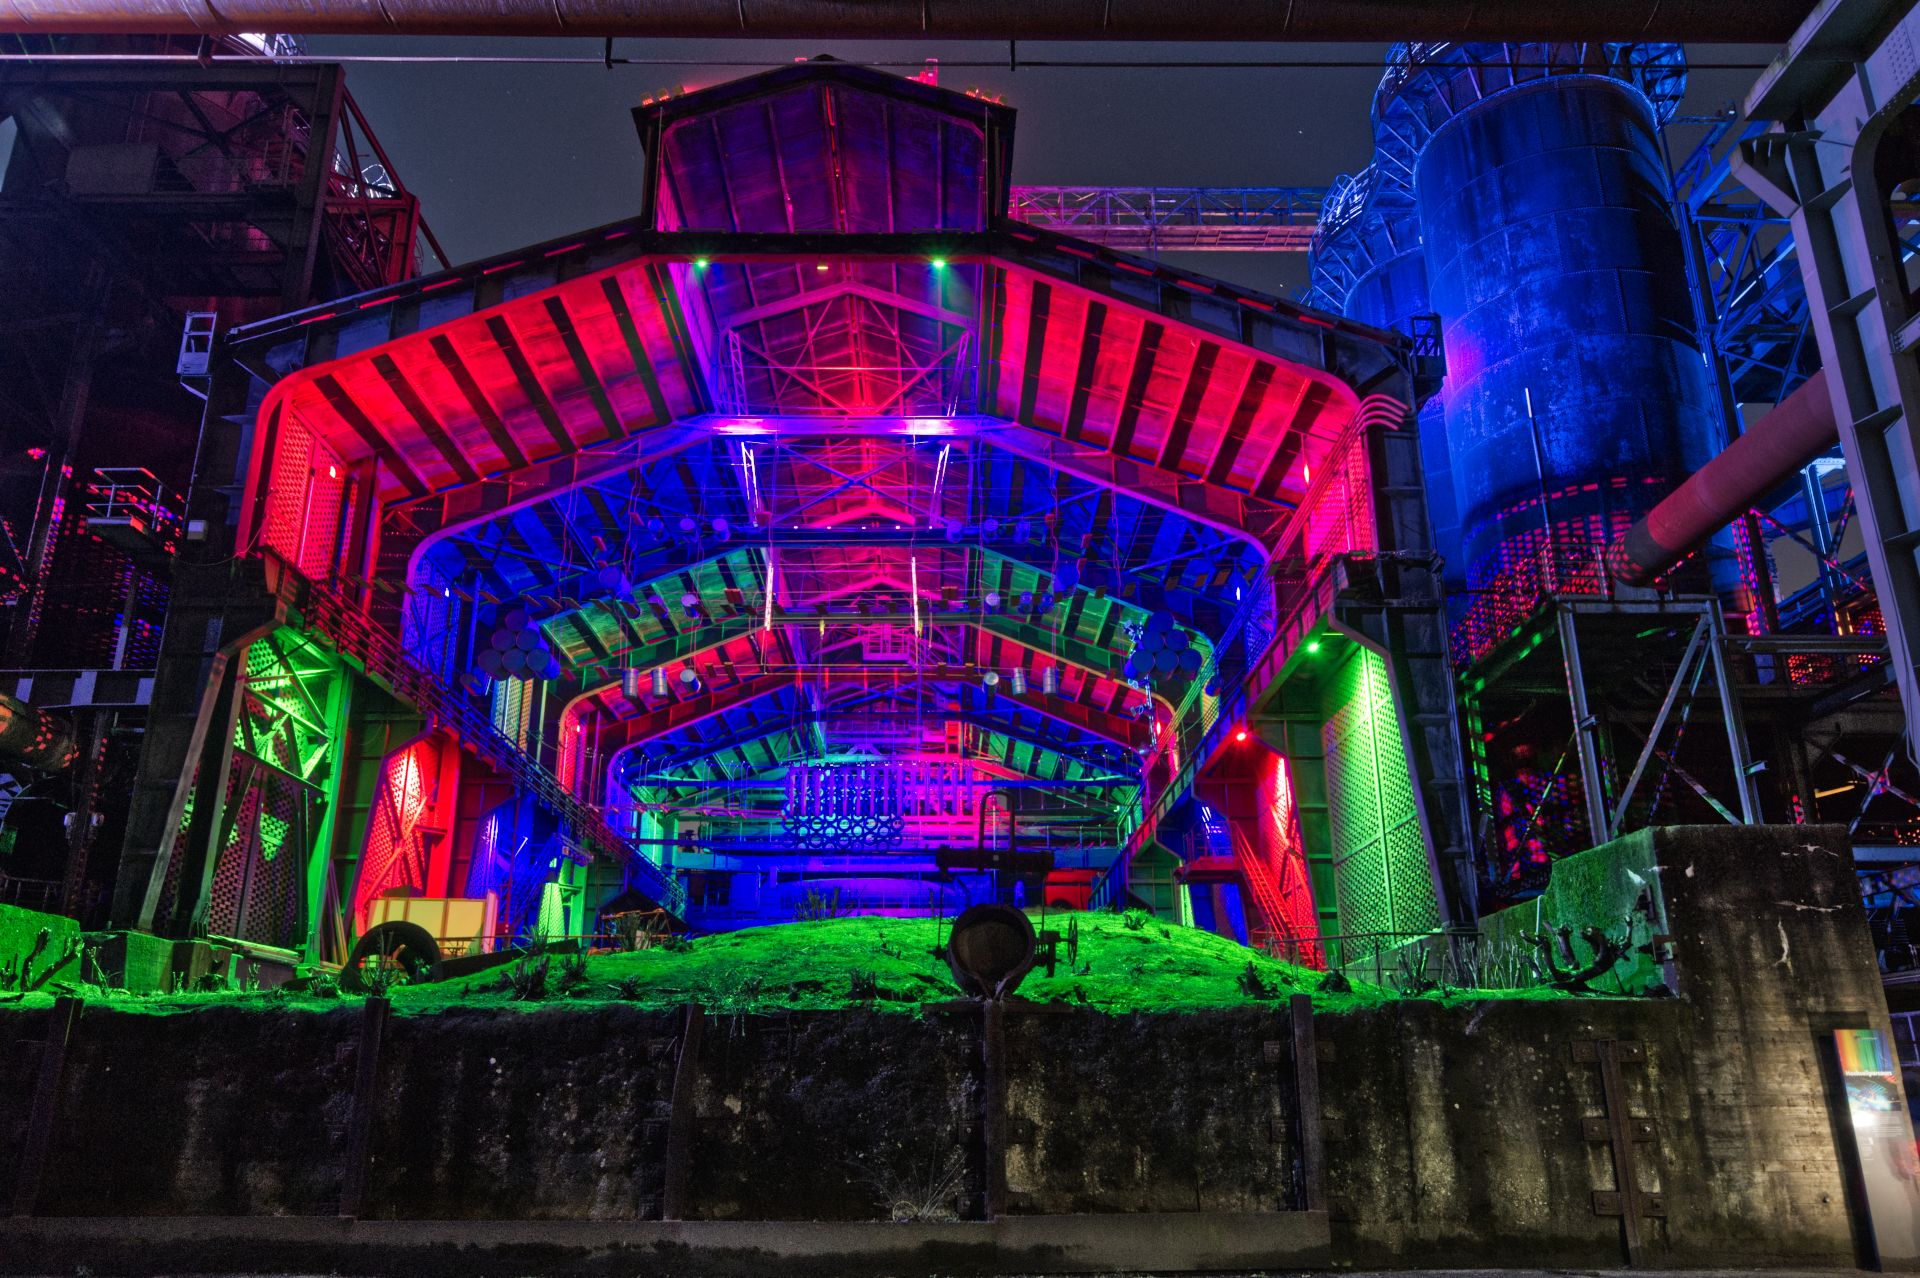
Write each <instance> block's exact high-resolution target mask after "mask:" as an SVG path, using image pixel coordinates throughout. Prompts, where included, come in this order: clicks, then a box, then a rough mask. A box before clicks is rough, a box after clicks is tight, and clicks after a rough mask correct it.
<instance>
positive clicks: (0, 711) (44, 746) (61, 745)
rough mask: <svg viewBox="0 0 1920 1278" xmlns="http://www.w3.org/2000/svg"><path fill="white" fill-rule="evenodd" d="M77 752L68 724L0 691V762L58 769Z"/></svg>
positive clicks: (69, 761) (41, 768) (50, 770)
mask: <svg viewBox="0 0 1920 1278" xmlns="http://www.w3.org/2000/svg"><path fill="white" fill-rule="evenodd" d="M79 753H80V747H79V745H78V744H77V743H76V742H75V740H74V736H73V727H72V725H71V724H69V723H67V722H66V721H65V720H63V719H56V718H54V717H53V716H52V715H50V714H48V713H47V712H46V711H45V710H42V709H40V708H39V707H37V706H30V705H28V704H27V703H26V702H24V701H21V700H19V699H18V698H16V697H10V696H8V695H7V694H6V693H4V692H0V764H5V763H10V762H15V761H17V762H20V763H24V764H26V765H27V766H28V767H32V768H39V769H40V770H41V771H43V772H58V771H59V770H60V769H62V768H64V767H66V766H67V765H68V764H70V763H72V762H73V760H74V756H76V755H77V754H79Z"/></svg>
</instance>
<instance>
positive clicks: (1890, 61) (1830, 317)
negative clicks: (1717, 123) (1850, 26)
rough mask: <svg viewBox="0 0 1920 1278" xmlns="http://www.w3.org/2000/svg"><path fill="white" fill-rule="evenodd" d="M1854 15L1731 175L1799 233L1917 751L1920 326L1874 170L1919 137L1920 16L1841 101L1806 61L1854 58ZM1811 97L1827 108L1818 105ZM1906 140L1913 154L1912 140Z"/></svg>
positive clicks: (1842, 91) (1803, 45) (1812, 29)
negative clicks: (1918, 63)
mask: <svg viewBox="0 0 1920 1278" xmlns="http://www.w3.org/2000/svg"><path fill="white" fill-rule="evenodd" d="M1851 13H1852V11H1851V9H1850V8H1849V7H1848V6H1844V5H1840V6H1836V5H1825V6H1821V7H1820V8H1818V9H1816V11H1815V12H1814V13H1813V14H1812V15H1811V16H1810V17H1809V18H1808V20H1807V23H1806V25H1805V26H1804V27H1803V28H1802V30H1801V32H1800V33H1799V34H1798V35H1796V37H1795V40H1794V43H1793V44H1792V46H1791V49H1792V50H1794V51H1795V52H1793V53H1791V54H1790V55H1789V56H1788V57H1787V58H1785V59H1783V60H1782V61H1781V62H1780V63H1779V64H1777V65H1776V66H1775V67H1774V68H1772V69H1771V70H1769V71H1768V72H1767V73H1766V74H1765V75H1763V76H1762V77H1761V79H1760V81H1759V83H1758V84H1757V85H1756V86H1755V88H1754V90H1753V92H1752V93H1751V94H1750V95H1749V97H1748V101H1747V113H1748V115H1749V116H1751V117H1752V118H1754V119H1761V120H1777V121H1780V122H1781V123H1782V124H1783V125H1784V129H1783V130H1782V131H1781V132H1776V133H1767V134H1762V135H1760V136H1758V137H1754V138H1749V139H1746V140H1745V141H1743V142H1741V144H1740V149H1739V151H1738V152H1736V153H1735V155H1734V156H1733V157H1732V166H1733V172H1734V174H1735V175H1736V176H1737V177H1738V178H1739V179H1740V181H1741V182H1742V184H1743V185H1745V186H1746V187H1747V189H1748V190H1750V191H1752V192H1754V194H1756V195H1758V196H1759V197H1760V198H1761V199H1762V200H1764V201H1765V202H1766V203H1767V205H1768V206H1769V207H1770V208H1772V209H1773V210H1774V211H1775V212H1776V213H1779V214H1781V215H1783V216H1785V217H1787V218H1788V219H1789V220H1790V223H1791V225H1792V228H1793V240H1794V244H1795V246H1796V248H1797V250H1798V258H1799V264H1800V273H1801V276H1802V278H1803V280H1804V281H1805V284H1806V289H1807V301H1808V310H1809V314H1810V316H1811V318H1812V323H1813V330H1814V335H1815V337H1816V339H1817V340H1818V342H1819V345H1820V356H1821V362H1822V363H1823V364H1824V365H1825V367H1826V369H1827V387H1828V392H1829V393H1830V394H1831V395H1832V396H1833V401H1834V418H1835V420H1836V421H1837V422H1838V423H1839V426H1840V445H1841V450H1842V452H1843V453H1844V455H1845V457H1846V460H1847V469H1848V473H1849V474H1850V475H1851V476H1852V477H1853V480H1854V492H1855V494H1856V499H1857V502H1858V512H1859V517H1860V530H1861V533H1862V535H1863V538H1864V540H1865V542H1866V552H1867V563H1868V566H1869V568H1870V570H1871V573H1872V577H1873V585H1874V593H1875V594H1876V596H1877V597H1878V600H1879V603H1880V612H1881V616H1882V617H1883V618H1884V619H1885V623H1886V630H1887V643H1888V647H1889V649H1890V652H1891V657H1892V668H1893V674H1894V681H1895V684H1896V686H1897V687H1898V689H1899V692H1900V704H1901V709H1902V710H1903V711H1904V712H1905V714H1906V721H1907V739H1908V741H1909V743H1910V744H1911V743H1912V742H1913V741H1914V739H1915V733H1916V730H1917V729H1920V562H1917V561H1916V558H1915V551H1916V549H1920V520H1916V518H1915V517H1914V516H1913V515H1912V514H1910V513H1909V512H1911V511H1914V510H1916V509H1920V473H1916V471H1915V460H1914V459H1915V458H1916V457H1920V365H1917V364H1916V362H1915V358H1914V354H1913V351H1912V349H1911V347H1912V337H1913V324H1914V322H1915V320H1916V319H1920V315H1917V314H1916V311H1915V307H1914V304H1913V302H1912V301H1911V300H1910V299H1909V298H1908V296H1907V287H1906V282H1905V280H1904V278H1903V276H1902V270H1903V266H1902V264H1903V262H1904V261H1905V258H1906V254H1905V252H1904V251H1903V249H1902V247H1901V246H1900V244H1899V243H1898V242H1897V240H1896V238H1895V236H1894V229H1893V225H1892V218H1891V217H1890V216H1889V214H1888V210H1887V208H1886V205H1885V201H1884V199H1883V196H1882V193H1881V192H1880V191H1879V189H1878V182H1879V180H1880V178H1881V176H1882V175H1881V174H1880V173H1879V172H1878V168H1879V165H1878V163H1877V162H1878V160H1879V156H1880V148H1881V146H1882V144H1883V142H1886V141H1887V140H1888V139H1889V137H1890V135H1893V134H1894V133H1895V132H1896V130H1899V129H1903V128H1907V129H1910V128H1911V124H1910V120H1911V117H1910V116H1909V115H1908V113H1909V112H1910V111H1911V110H1912V107H1911V105H1910V104H1911V102H1912V100H1913V91H1914V87H1915V82H1916V79H1920V77H1916V75H1915V73H1914V69H1913V67H1912V58H1911V49H1912V46H1913V41H1914V38H1915V36H1916V34H1920V13H1915V12H1908V13H1906V14H1905V15H1903V16H1902V17H1901V18H1900V19H1899V21H1898V23H1897V24H1896V25H1895V27H1894V28H1893V29H1892V30H1890V31H1887V32H1885V33H1884V34H1883V35H1881V36H1880V37H1879V40H1878V47H1876V48H1874V49H1873V50H1872V51H1871V53H1868V54H1865V55H1862V56H1854V57H1853V58H1852V59H1851V61H1850V63H1849V65H1850V66H1851V67H1852V72H1853V73H1852V76H1851V78H1850V79H1848V80H1847V81H1846V82H1845V83H1844V84H1842V85H1841V86H1840V88H1839V89H1838V90H1833V89H1832V88H1830V87H1829V86H1830V85H1831V81H1830V80H1829V79H1828V78H1827V77H1826V75H1825V74H1817V75H1815V76H1811V77H1810V76H1808V75H1807V74H1806V69H1807V68H1806V67H1805V65H1804V63H1805V62H1806V61H1809V60H1813V59H1815V57H1816V55H1815V54H1814V53H1813V52H1811V50H1812V49H1813V48H1816V47H1818V46H1820V45H1821V44H1822V43H1823V42H1824V41H1825V40H1827V39H1833V40H1838V41H1840V42H1842V45H1843V47H1847V48H1849V49H1850V50H1851V49H1853V48H1854V46H1855V44H1856V43H1857V41H1856V38H1855V37H1854V36H1852V35H1848V34H1842V33H1840V32H1838V31H1836V30H1830V29H1829V24H1835V25H1842V24H1844V23H1846V22H1849V21H1851V20H1852V17H1851ZM1819 56H1824V55H1819ZM1823 70H1824V68H1823ZM1814 85H1818V86H1820V87H1819V89H1818V90H1817V92H1818V95H1819V96H1818V97H1814V98H1809V97H1808V95H1809V94H1810V93H1813V92H1816V90H1814V89H1813V88H1812V86H1814ZM1903 118H1905V119H1906V120H1907V121H1909V123H1903ZM1903 141H1904V144H1905V145H1906V146H1908V147H1909V148H1910V147H1911V146H1912V139H1911V137H1910V136H1909V137H1908V138H1906V139H1903Z"/></svg>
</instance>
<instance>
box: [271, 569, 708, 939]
mask: <svg viewBox="0 0 1920 1278" xmlns="http://www.w3.org/2000/svg"><path fill="white" fill-rule="evenodd" d="M276 567H277V569H278V571H277V572H275V571H272V570H273V569H274V568H276ZM269 569H270V571H269V574H268V576H269V580H270V581H274V580H276V578H277V585H276V587H275V594H276V595H277V596H278V598H279V599H280V600H281V602H282V603H283V604H284V605H285V606H286V607H287V609H288V610H289V612H290V613H291V614H293V616H292V617H291V618H290V619H291V620H295V621H297V623H298V624H301V625H303V626H305V627H306V628H307V629H309V630H310V631H311V632H312V633H314V634H315V635H317V636H319V637H321V638H323V639H325V640H326V641H327V642H328V643H329V644H331V645H332V646H333V647H334V648H335V649H337V650H338V651H339V652H340V653H341V654H342V655H343V656H347V657H350V658H352V659H353V660H354V661H355V662H357V663H358V664H359V666H360V668H361V669H362V670H363V671H364V672H365V673H366V674H367V676H368V677H369V678H371V679H373V680H375V681H376V682H378V683H380V684H382V685H384V686H385V687H386V688H387V689H388V690H389V691H391V692H392V693H393V694H394V695H395V696H397V697H399V698H401V699H402V700H405V701H407V702H409V703H411V704H412V705H413V706H415V707H416V708H417V709H418V710H419V711H420V712H421V713H422V714H423V715H425V716H426V717H427V719H428V720H429V722H431V723H434V724H436V725H438V726H440V727H444V728H449V729H451V730H452V731H453V732H454V733H455V734H456V735H457V736H458V737H459V738H460V741H461V744H463V745H465V746H466V747H468V748H469V749H471V750H472V751H473V752H474V754H475V755H477V756H478V757H479V758H480V759H481V760H482V761H483V762H484V763H486V764H487V765H488V766H489V767H491V768H493V769H494V770H495V771H497V772H499V773H500V774H501V775H502V776H503V777H505V778H507V779H508V780H509V781H511V782H512V783H513V784H514V785H515V786H517V787H519V788H520V789H521V790H522V791H524V792H526V793H528V794H531V795H533V796H534V797H535V798H536V799H537V800H538V801H539V802H540V804H541V805H542V806H544V807H546V808H547V809H548V810H549V811H551V812H552V813H553V814H554V815H555V816H557V817H558V818H559V819H560V824H561V829H562V830H563V831H564V832H565V834H566V837H567V838H568V839H569V840H571V841H572V842H573V843H574V844H576V845H577V846H579V847H581V848H584V849H586V850H588V851H591V852H592V853H594V854H595V855H597V856H601V857H605V858H606V859H608V860H611V861H615V862H618V863H622V864H628V865H630V866H631V867H632V869H631V876H632V880H633V882H634V885H635V886H636V887H638V888H639V889H640V890H641V891H642V892H644V893H646V894H647V895H648V896H650V897H652V898H653V900H654V901H655V903H656V904H658V905H659V906H660V907H661V908H662V909H665V910H666V911H667V912H668V913H669V914H672V915H673V916H674V917H676V918H683V917H685V913H686V888H685V887H684V886H683V885H682V884H681V883H680V881H679V880H678V879H676V878H675V877H674V876H673V875H672V873H670V872H669V871H666V870H663V869H662V868H661V867H660V866H658V865H656V864H655V863H654V862H653V861H651V860H649V859H648V858H647V857H646V856H644V855H642V854H641V853H640V852H639V851H637V850H636V849H635V848H634V847H633V845H632V844H630V843H628V842H627V841H626V840H625V839H622V838H621V837H620V836H619V835H618V834H615V833H614V831H613V829H612V827H610V826H609V825H608V824H607V823H606V821H605V819H604V818H602V817H601V815H600V813H599V812H597V811H595V810H594V809H593V808H592V807H590V806H588V805H587V804H585V803H582V802H581V801H580V800H579V799H578V798H577V797H575V796H574V795H573V794H572V793H571V792H569V791H568V790H567V788H566V787H565V786H563V785H561V784H560V780H559V778H557V777H555V776H554V775H553V773H552V772H551V771H550V770H548V769H547V768H546V767H544V766H543V765H541V764H539V763H537V762H535V761H534V760H533V759H531V758H529V757H528V756H527V754H526V752H525V751H523V750H521V749H520V748H519V747H518V746H516V745H514V743H513V742H512V741H510V740H508V739H507V737H506V735H505V734H503V733H502V732H501V731H500V730H499V729H498V728H496V727H494V726H493V722H492V720H491V719H489V718H488V717H487V715H485V714H484V713H482V712H481V711H480V710H479V709H478V708H477V707H476V706H475V705H474V703H473V701H472V700H471V699H470V698H469V697H467V696H466V695H465V694H463V693H461V692H459V691H457V690H456V689H454V688H452V687H450V686H449V685H448V684H446V683H445V682H443V681H442V680H441V679H440V677H439V676H438V675H436V674H434V673H433V672H431V671H429V670H427V669H426V668H425V667H423V666H420V665H418V664H417V663H415V662H414V661H413V660H412V659H411V658H409V657H408V656H407V655H406V653H405V652H403V651H402V650H401V648H400V645H399V643H398V642H397V641H396V640H395V639H394V638H393V636H391V635H390V634H388V633H387V632H386V631H385V630H383V629H381V628H380V627H379V626H378V625H376V624H375V623H374V622H373V621H372V620H371V619H370V618H368V617H367V616H366V614H365V613H363V612H362V611H361V610H360V609H359V607H358V606H356V605H355V604H354V603H353V602H351V601H350V600H348V599H346V598H345V597H343V596H341V595H340V594H338V593H336V592H335V591H333V590H331V589H329V588H327V587H326V586H324V585H321V584H320V583H318V582H314V581H310V580H308V579H306V578H305V577H303V576H301V575H300V574H299V573H297V572H295V571H294V570H293V569H292V568H291V567H289V566H287V565H286V564H284V563H279V562H277V561H273V560H270V561H269Z"/></svg>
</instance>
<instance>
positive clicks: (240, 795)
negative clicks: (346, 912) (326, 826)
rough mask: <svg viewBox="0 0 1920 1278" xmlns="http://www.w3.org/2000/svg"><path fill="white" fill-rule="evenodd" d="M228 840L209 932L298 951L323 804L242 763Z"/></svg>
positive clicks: (234, 784) (233, 782)
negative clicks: (312, 843)
mask: <svg viewBox="0 0 1920 1278" xmlns="http://www.w3.org/2000/svg"><path fill="white" fill-rule="evenodd" d="M226 810H227V814H228V816H229V818H230V823H229V824H228V826H227V836H226V839H225V841H224V843H223V844H222V846H221V848H220V853H219V857H218V858H217V860H216V861H215V863H214V875H213V887H212V891H211V892H210V893H209V895H208V898H207V930H208V931H209V932H211V933H213V934H214V935H216V936H228V937H233V938H235V939H238V940H244V941H258V942H260V943H261V944H264V945H277V946H280V947H282V948H285V949H298V948H300V946H301V945H302V944H303V943H304V942H305V940H306V932H307V926H306V924H307V912H306V868H307V857H306V855H305V853H306V850H307V832H308V831H309V830H310V829H311V827H312V824H313V822H314V818H315V816H316V815H317V798H316V796H315V795H314V793H313V792H312V791H311V790H310V789H309V788H308V787H306V786H304V785H302V784H300V783H299V782H298V781H295V780H293V779H292V778H291V777H287V776H284V775H282V774H280V773H278V772H275V771H273V770H272V769H271V768H264V767H260V766H258V765H256V764H250V763H241V762H237V763H236V766H235V768H234V770H233V773H232V775H231V776H230V777H229V778H228V784H227V809H226Z"/></svg>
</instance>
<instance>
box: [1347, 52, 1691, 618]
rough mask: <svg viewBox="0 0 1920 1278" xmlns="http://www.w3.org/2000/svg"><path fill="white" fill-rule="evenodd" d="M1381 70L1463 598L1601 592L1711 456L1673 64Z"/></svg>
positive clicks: (1665, 58)
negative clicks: (1680, 486) (1417, 244)
mask: <svg viewBox="0 0 1920 1278" xmlns="http://www.w3.org/2000/svg"><path fill="white" fill-rule="evenodd" d="M1392 61H1393V65H1392V66H1391V67H1390V69H1389V71H1388V74H1387V77H1386V79H1385V80H1384V81H1383V82H1382V84H1381V88H1380V92H1379V94H1378V96H1377V97H1376V99H1375V103H1374V120H1375V134H1376V140H1377V143H1378V146H1379V151H1378V153H1377V154H1376V157H1375V162H1374V163H1375V167H1376V168H1378V169H1380V170H1382V173H1383V180H1385V181H1387V182H1389V183H1392V182H1398V183H1400V184H1403V185H1404V187H1405V188H1406V189H1408V190H1410V192H1411V194H1412V197H1413V199H1412V202H1413V206H1414V208H1415V209H1416V211H1417V214H1418V219H1419V225H1420V232H1421V241H1422V244H1423V247H1424V252H1425V265H1426V279H1427V284H1428V287H1429V290H1430V296H1431V300H1432V305H1433V309H1434V310H1435V311H1437V312H1438V313H1439V315H1440V317H1441V323H1442V331H1443V333H1444V336H1445V341H1446V356H1447V378H1446V388H1445V418H1446V435H1447V445H1448V453H1449V455H1450V457H1451V462H1452V476H1453V489H1454V494H1455V499H1456V503H1457V509H1458V513H1459V519H1460V523H1461V532H1462V539H1463V543H1464V545H1463V552H1464V558H1465V561H1466V572H1467V580H1468V585H1469V586H1470V587H1473V588H1476V589H1481V590H1489V589H1491V590H1495V591H1496V592H1497V590H1498V587H1499V585H1500V583H1502V582H1503V581H1504V582H1511V583H1512V584H1514V585H1515V586H1516V587H1517V588H1518V592H1520V593H1524V594H1526V595H1528V596H1529V597H1530V596H1531V595H1532V594H1533V591H1534V590H1535V589H1537V588H1539V587H1540V586H1542V585H1545V586H1548V587H1549V588H1554V589H1560V590H1575V591H1585V590H1597V589H1598V588H1599V583H1600V580H1601V578H1602V575H1603V574H1604V568H1603V567H1602V566H1601V551H1602V550H1603V548H1604V547H1605V545H1606V543H1607V542H1608V541H1609V540H1611V539H1612V538H1614V537H1617V536H1619V535H1620V534H1621V533H1623V532H1625V530H1626V528H1627V527H1628V526H1629V525H1630V524H1631V523H1632V521H1633V520H1634V519H1635V518H1636V517H1638V516H1639V515H1640V514H1642V513H1644V512H1645V511H1646V510H1647V509H1648V508H1649V507H1650V506H1651V505H1652V504H1653V503H1654V502H1656V501H1658V500H1659V498H1660V497H1662V496H1664V495H1665V494H1666V493H1667V492H1668V491H1669V490H1670V489H1671V488H1672V487H1673V486H1674V485H1676V484H1677V483H1678V482H1679V481H1680V480H1682V479H1683V478H1685V477H1686V475H1688V474H1689V473H1691V472H1692V471H1693V470H1694V469H1695V468H1697V467H1698V466H1699V465H1700V464H1702V463H1703V462H1705V461H1706V459H1707V458H1708V457H1710V456H1711V455H1712V454H1713V453H1714V452H1715V451H1717V450H1718V447H1719V446H1720V444H1721V443H1723V442H1724V441H1723V440H1722V439H1721V438H1720V430H1721V427H1720V417H1719V412H1718V409H1717V406H1716V402H1715V399H1714V393H1713V389H1712V384H1711V382H1710V380H1709V378H1708V375H1707V366H1706V362H1705V359H1704V357H1703V356H1702V353H1701V347H1700V344H1699V340H1698V335H1697V332H1696V328H1695V313H1694V309H1693V303H1692V300H1691V296H1690V294H1689V291H1688V288H1689V285H1688V275H1687V268H1686V257H1685V250H1684V247H1683V244H1682V241H1681V237H1680V231H1679V228H1678V225H1677V223H1676V221H1675V218H1674V215H1673V211H1672V207H1671V203H1670V200H1669V195H1668V179H1667V170H1666V165H1665V163H1664V161H1663V159H1662V156H1661V151H1660V145H1659V136H1658V128H1659V123H1660V121H1661V119H1662V118H1663V116H1671V114H1672V111H1673V108H1674V106H1675V104H1676V103H1677V102H1678V99H1679V97H1680V94H1681V92H1682V91H1683V90H1684V88H1685V77H1686V72H1685V63H1684V61H1683V59H1682V55H1681V52H1680V49H1679V47H1678V46H1677V45H1646V44H1638V45H1626V44H1614V45H1601V44H1507V45H1493V44H1458V45H1457V44H1443V45H1413V46H1400V47H1399V48H1396V50H1395V51H1394V56H1393V59H1392ZM1543 552H1544V553H1543ZM1548 561H1551V562H1552V564H1553V568H1552V575H1553V580H1551V581H1548V582H1542V581H1541V580H1539V577H1540V575H1541V574H1542V573H1545V572H1546V571H1547V569H1546V567H1545V565H1546V564H1547V562H1548ZM1588 578H1591V579H1592V580H1591V581H1588V580H1587V579H1588Z"/></svg>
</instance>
